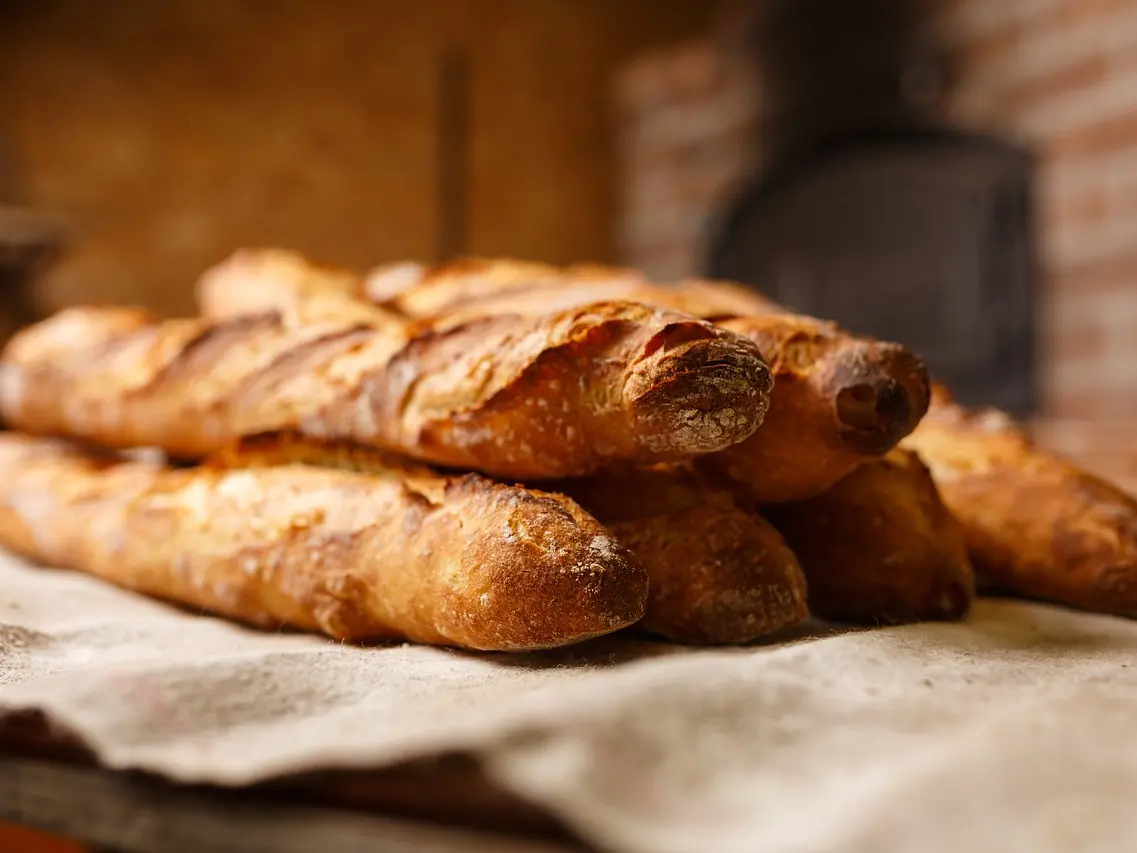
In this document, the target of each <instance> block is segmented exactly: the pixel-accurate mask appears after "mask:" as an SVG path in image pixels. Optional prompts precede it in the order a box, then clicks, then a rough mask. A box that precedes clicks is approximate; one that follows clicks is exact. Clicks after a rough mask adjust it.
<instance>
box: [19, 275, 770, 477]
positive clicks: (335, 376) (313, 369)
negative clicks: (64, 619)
mask: <svg viewBox="0 0 1137 853" xmlns="http://www.w3.org/2000/svg"><path fill="white" fill-rule="evenodd" d="M282 300H283V302H285V303H287V304H285V305H281V306H279V310H277V311H276V312H274V313H269V314H256V315H250V316H241V317H236V318H234V319H230V320H224V321H216V322H213V321H208V320H171V321H165V322H157V321H154V322H145V323H141V324H139V323H137V322H136V323H134V324H133V325H132V326H131V327H130V328H127V329H125V330H122V329H119V330H117V331H116V332H114V333H111V332H106V333H103V332H100V333H99V334H98V335H93V336H88V337H94V338H95V343H94V344H92V345H76V346H75V347H73V348H72V349H70V350H68V351H66V352H61V351H60V349H59V348H58V347H54V345H52V346H49V345H48V344H45V341H46V342H55V341H58V340H59V339H60V338H61V334H60V332H59V329H60V327H66V328H72V329H73V328H76V327H78V328H80V329H83V328H87V327H89V328H92V329H99V330H104V329H106V328H108V327H113V325H114V323H116V322H119V314H120V310H119V309H98V308H74V309H69V310H67V311H64V312H61V314H58V315H56V316H55V317H53V318H51V319H49V320H46V321H44V322H43V323H40V324H37V325H35V326H32V327H29V328H27V329H25V330H23V331H22V332H21V333H19V334H18V335H17V336H16V338H14V339H13V340H12V342H11V343H10V344H9V346H8V347H7V348H6V350H5V352H4V356H3V361H2V364H0V415H2V416H3V417H4V419H5V420H6V421H7V422H8V423H10V424H12V425H14V426H16V427H17V428H19V429H22V430H25V431H27V432H32V433H37V434H56V435H68V436H75V437H79V438H84V439H90V440H94V441H97V442H99V443H102V444H106V445H108V446H111V447H120V448H121V447H131V446H138V445H152V446H157V447H162V448H163V449H165V450H167V451H168V452H169V453H171V454H172V455H174V456H177V457H185V458H197V457H200V456H203V455H206V454H208V453H210V452H212V451H214V450H217V449H218V448H220V447H222V446H224V445H225V444H226V443H228V442H229V441H231V440H233V439H235V438H237V437H239V436H241V435H250V434H255V433H260V432H266V431H278V430H297V431H300V432H303V433H305V434H308V435H311V436H316V437H326V438H344V439H351V440H354V441H357V442H360V443H365V444H370V445H373V446H377V447H381V448H386V449H391V450H396V451H399V452H402V453H405V454H407V455H410V456H414V457H417V458H420V459H424V460H427V461H430V462H433V463H436V464H441V465H447V466H454V467H461V468H470V469H476V470H482V471H486V472H489V473H493V474H498V475H502V476H508V477H518V478H544V477H558V476H567V475H579V474H587V473H591V472H593V471H595V470H597V469H599V468H601V467H604V466H606V465H608V464H610V463H612V462H618V461H632V460H634V461H637V462H660V461H671V460H678V459H684V458H686V457H688V456H690V455H692V454H700V453H710V452H713V451H716V450H721V449H722V448H724V447H728V446H730V445H731V444H733V443H735V442H737V441H741V440H742V439H744V438H746V437H748V436H749V435H750V434H751V433H752V432H753V431H754V430H755V429H756V428H757V427H758V425H759V424H760V423H761V421H762V417H763V416H764V414H765V411H766V408H767V406H768V404H769V390H770V387H771V384H772V380H771V377H770V372H769V370H768V368H767V367H766V365H765V363H764V362H763V361H762V359H761V355H760V354H759V352H758V348H757V347H756V346H755V345H754V344H753V343H752V342H750V341H749V340H747V339H745V338H743V337H741V336H739V335H735V334H733V333H731V332H728V331H725V330H722V329H719V328H716V327H715V326H712V325H711V324H708V323H704V322H701V321H698V320H694V319H692V318H690V317H686V316H684V315H679V314H673V313H669V312H665V311H659V310H656V309H652V308H648V307H645V306H641V305H637V304H632V303H618V302H610V303H599V304H594V305H589V306H583V307H580V308H576V309H572V310H568V311H564V312H560V313H558V314H553V315H549V316H540V317H538V316H533V317H514V316H492V317H483V318H481V319H478V320H475V321H472V322H469V323H463V324H459V325H456V326H453V327H451V328H446V329H431V330H426V331H423V332H422V333H420V334H416V335H414V336H413V337H411V338H410V339H409V340H408V337H407V330H406V327H405V326H404V325H403V324H401V323H399V324H395V323H393V322H391V317H390V315H389V314H387V313H386V312H381V311H376V310H375V309H372V308H371V307H370V306H367V305H365V304H362V303H360V302H359V301H358V300H356V299H354V298H352V297H350V296H347V295H343V294H337V293H334V292H332V291H327V292H326V293H325V296H324V297H321V300H320V301H319V304H318V306H317V307H312V306H313V305H314V303H313V302H312V301H310V300H309V299H308V298H307V297H305V296H303V295H302V294H301V295H297V294H295V293H294V292H292V291H286V293H285V296H284V297H282ZM337 306H338V307H337ZM313 314H314V315H317V316H313ZM373 318H374V322H373ZM112 319H113V322H112ZM81 337H82V336H81ZM80 343H81V344H82V343H84V341H82V340H81V341H80ZM45 352H47V353H49V355H48V356H46V357H45V355H44V354H45Z"/></svg>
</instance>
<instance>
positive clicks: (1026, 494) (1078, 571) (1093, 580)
mask: <svg viewBox="0 0 1137 853" xmlns="http://www.w3.org/2000/svg"><path fill="white" fill-rule="evenodd" d="M905 446H907V447H911V448H912V449H914V450H916V451H917V452H918V453H919V454H920V455H921V457H923V458H924V459H925V460H927V462H928V465H929V466H930V467H931V469H932V475H933V476H934V477H935V479H936V484H937V486H938V487H939V491H940V493H941V494H942V495H943V498H944V501H945V502H946V503H947V505H948V507H949V508H950V509H951V511H952V513H953V514H954V515H955V516H956V518H958V519H959V521H960V523H961V524H962V525H963V530H964V534H965V536H966V539H967V547H968V550H969V552H970V554H971V560H972V562H973V563H974V564H975V570H976V573H977V574H978V576H979V580H980V583H981V585H982V586H984V587H985V588H987V589H989V590H991V591H995V592H1002V593H1007V594H1013V595H1017V596H1022V597H1024V598H1031V599H1039V600H1044V601H1052V602H1056V603H1059V604H1067V605H1071V606H1074V607H1080V608H1083V609H1086V610H1094V611H1098V612H1101V613H1113V614H1119V615H1124V616H1137V500H1134V499H1133V498H1132V497H1131V496H1130V495H1128V494H1126V493H1125V492H1123V491H1122V490H1121V489H1119V488H1117V487H1116V486H1113V485H1112V484H1110V483H1107V482H1105V481H1104V480H1101V479H1099V478H1097V477H1094V476H1093V475H1091V474H1089V473H1087V472H1085V471H1082V470H1081V469H1079V468H1078V467H1077V466H1076V465H1073V464H1071V463H1070V462H1068V461H1066V460H1064V459H1062V458H1060V457H1058V456H1055V455H1053V454H1050V453H1047V452H1045V451H1043V450H1041V449H1039V448H1037V447H1035V446H1034V444H1033V442H1032V441H1031V440H1030V439H1029V438H1028V437H1027V435H1026V434H1025V433H1024V432H1023V430H1022V429H1021V428H1020V427H1019V426H1018V425H1017V424H1016V423H1015V422H1014V421H1013V420H1012V419H1011V418H1010V417H1009V416H1008V415H1006V414H1004V413H1002V412H998V411H995V410H990V409H988V410H968V409H965V408H963V407H960V406H957V405H955V404H954V403H952V402H951V401H950V399H949V398H948V396H947V394H946V393H945V392H943V391H942V389H941V391H940V393H939V394H937V402H936V403H935V405H933V407H932V411H931V413H930V414H929V415H928V417H927V418H925V420H924V422H923V423H921V424H920V426H919V427H918V428H917V429H916V431H915V432H914V433H913V434H912V435H911V436H909V437H908V439H906V440H905Z"/></svg>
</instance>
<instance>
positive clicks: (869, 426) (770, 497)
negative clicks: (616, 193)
mask: <svg viewBox="0 0 1137 853" xmlns="http://www.w3.org/2000/svg"><path fill="white" fill-rule="evenodd" d="M388 290H390V291H394V288H389V289H388ZM603 298H619V299H626V300H630V301H636V302H640V303H643V304H649V305H655V306H659V307H663V308H667V309H669V310H675V311H681V312H683V313H687V314H691V315H693V316H698V317H701V318H704V319H706V320H710V321H714V322H716V323H718V324H719V325H720V326H721V327H722V328H726V329H729V330H730V331H733V332H736V333H738V334H740V335H743V336H745V337H747V338H749V339H750V340H752V341H753V342H754V343H755V344H757V345H758V348H759V350H760V351H761V352H762V354H763V356H764V357H765V359H766V361H767V362H768V363H769V364H770V367H771V369H772V371H773V373H774V380H775V382H774V389H773V391H772V392H771V399H770V409H769V411H768V412H767V414H766V416H765V419H764V421H763V425H762V428H761V429H760V430H758V431H757V432H755V433H754V435H752V436H751V437H750V438H749V439H748V440H746V441H744V442H741V443H739V444H737V445H735V446H732V447H730V448H729V449H727V450H726V451H725V452H723V453H721V454H716V455H714V456H711V457H707V459H706V462H707V463H708V464H709V465H711V466H712V467H713V468H714V469H715V470H716V471H717V472H719V473H725V474H727V475H729V476H730V477H731V478H732V479H734V480H735V481H736V482H738V483H739V484H740V485H741V486H742V487H743V488H744V489H745V490H746V492H747V493H748V495H749V497H751V498H752V499H753V500H755V501H757V502H758V503H760V504H777V503H784V502H789V501H799V500H803V499H805V498H808V497H811V496H813V495H816V494H820V493H821V492H823V491H825V490H826V489H827V488H829V487H830V486H832V485H833V484H835V483H836V482H837V481H838V480H840V479H841V478H842V477H844V476H845V475H846V474H848V473H849V472H850V471H852V470H853V469H854V468H856V466H857V465H859V464H860V463H862V462H864V461H866V460H868V459H873V458H876V457H878V456H880V455H881V454H883V453H885V452H887V451H888V450H889V449H891V448H892V447H895V446H896V444H897V443H898V442H899V441H900V440H901V439H902V438H903V437H904V436H906V435H908V434H909V433H911V432H912V430H913V429H914V428H915V426H916V424H917V423H918V422H919V421H920V419H921V418H922V417H923V416H924V413H925V412H926V411H927V408H928V397H929V388H928V376H927V369H926V367H925V366H924V363H923V362H922V360H921V359H919V358H918V357H917V356H916V355H914V354H913V353H912V352H910V351H909V350H907V349H906V348H904V347H902V346H900V345H899V344H893V343H885V342H880V341H874V340H870V339H865V338H857V337H854V336H852V335H849V334H847V333H846V332H844V331H842V330H841V329H839V328H838V327H837V326H836V325H835V324H833V323H828V322H823V321H820V320H816V319H813V318H811V317H804V316H800V315H795V314H792V313H790V312H788V311H785V310H784V309H782V308H780V307H778V306H777V305H776V304H775V303H773V302H771V301H770V300H768V299H766V298H765V297H763V296H761V295H760V294H758V293H756V292H755V291H753V290H751V289H750V288H746V287H743V286H741V285H737V284H731V283H728V282H721V281H709V280H703V279H693V280H688V281H684V282H679V283H676V284H672V285H658V284H652V283H650V282H648V281H646V280H645V279H644V278H643V277H642V276H639V275H638V274H636V273H633V272H630V271H628V270H623V269H618V268H606V267H568V268H565V269H557V268H555V267H550V266H545V265H541V264H528V263H520V262H514V261H505V260H480V259H468V260H465V261H460V262H456V263H453V264H450V265H446V266H442V267H437V268H433V269H428V268H425V267H419V268H417V272H416V273H415V274H413V275H405V276H404V277H403V279H402V280H401V289H400V290H398V292H397V293H395V295H393V296H391V295H389V296H388V302H387V304H388V305H389V306H390V307H391V308H392V309H393V310H397V311H400V312H403V313H406V314H408V315H410V316H414V317H426V316H430V314H431V313H434V314H436V315H441V316H438V317H436V319H435V321H434V322H435V323H436V324H447V323H457V322H469V321H470V320H471V319H472V318H474V317H477V316H486V315H494V314H496V313H500V312H505V311H509V312H515V313H524V314H540V313H542V312H546V311H549V310H564V309H567V308H570V307H572V306H575V305H581V304H587V303H589V302H592V301H595V300H597V299H603Z"/></svg>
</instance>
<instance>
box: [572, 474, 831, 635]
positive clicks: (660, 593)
mask: <svg viewBox="0 0 1137 853" xmlns="http://www.w3.org/2000/svg"><path fill="white" fill-rule="evenodd" d="M557 488H558V489H561V490H562V491H564V492H565V493H566V494H567V495H568V496H569V497H571V498H573V499H574V500H576V501H577V502H579V503H580V504H581V505H582V506H584V507H587V508H588V511H589V512H591V513H592V514H593V515H595V516H596V517H597V518H599V519H600V520H601V521H603V522H604V524H605V525H606V526H607V527H608V529H609V530H611V531H612V532H613V534H615V536H616V538H617V539H619V540H620V541H621V542H622V543H624V544H625V545H626V546H627V547H628V549H629V550H630V551H631V552H632V553H633V554H635V555H636V558H637V559H638V560H639V561H640V563H642V564H643V566H644V567H645V568H646V569H647V572H648V575H649V577H650V578H651V588H650V592H649V594H648V603H647V613H646V614H645V616H644V619H643V621H642V622H640V626H641V627H642V628H644V629H645V630H647V631H650V632H652V633H654V634H658V635H660V636H663V637H667V638H668V639H671V640H676V641H678V642H683V643H746V642H751V641H753V640H755V639H757V638H759V637H763V636H766V635H768V634H771V633H773V632H775V631H777V630H779V629H781V628H785V627H788V626H790V625H795V624H797V623H799V622H801V621H802V620H804V619H806V618H807V617H808V616H809V610H808V608H807V606H806V579H805V576H804V575H803V574H802V569H801V566H800V565H799V564H798V560H797V558H796V557H795V556H794V553H793V552H792V551H791V550H790V548H789V547H788V546H787V545H786V543H785V541H784V540H783V539H782V537H781V535H780V534H779V533H778V531H777V530H775V529H774V527H773V526H772V525H771V524H770V523H769V522H767V521H766V520H765V519H764V518H762V517H761V516H759V515H758V514H757V513H756V512H753V511H752V510H749V509H748V508H745V507H744V506H742V505H740V504H739V503H738V502H737V501H736V500H735V498H734V496H733V494H732V492H731V491H730V490H729V489H727V488H724V487H722V486H719V485H716V484H714V483H712V482H711V481H710V480H709V479H708V478H707V477H705V476H701V475H699V474H698V473H697V472H694V471H690V470H686V469H682V468H669V469H658V468H656V469H639V470H635V471H621V472H619V473H612V474H610V475H603V476H597V477H589V478H586V479H580V480H564V481H561V482H560V483H558V484H557Z"/></svg>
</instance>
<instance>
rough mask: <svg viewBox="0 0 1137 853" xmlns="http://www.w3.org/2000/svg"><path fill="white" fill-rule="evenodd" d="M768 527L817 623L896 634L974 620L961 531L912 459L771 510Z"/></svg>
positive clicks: (871, 465) (866, 470) (901, 454)
mask: <svg viewBox="0 0 1137 853" xmlns="http://www.w3.org/2000/svg"><path fill="white" fill-rule="evenodd" d="M768 518H769V519H770V521H771V522H773V524H774V526H775V527H777V529H778V530H779V531H781V533H782V535H783V536H785V538H786V541H787V542H788V543H789V544H790V547H791V548H793V549H794V551H795V553H796V554H797V555H798V559H799V560H801V564H802V568H803V569H804V570H805V574H806V578H807V579H808V581H809V607H810V610H811V612H813V614H814V615H816V616H820V617H821V618H823V619H829V620H833V621H837V622H851V623H860V624H869V625H875V624H886V625H892V624H901V623H905V622H917V621H925V620H955V619H962V618H964V617H965V616H966V615H967V613H968V611H969V610H970V607H971V602H972V599H973V598H974V593H975V578H974V572H973V570H972V567H971V563H970V561H969V560H968V556H967V549H966V544H965V542H964V537H963V531H962V529H961V527H960V525H959V523H958V522H957V521H956V519H955V518H954V517H953V516H952V515H951V513H949V512H948V510H947V508H946V507H945V506H944V504H943V502H942V501H941V500H940V496H939V494H938V493H937V491H936V487H935V484H934V483H933V482H932V477H931V474H930V473H929V471H928V468H927V466H925V465H924V464H923V462H921V461H920V459H919V457H918V456H917V455H916V454H915V453H912V452H909V451H906V450H902V449H900V448H897V449H894V450H892V451H890V452H889V453H888V454H886V455H885V456H883V457H881V458H880V459H874V460H871V461H869V462H866V463H864V464H863V465H861V466H860V467H858V468H857V469H856V470H855V471H853V472H852V473H851V474H849V475H848V476H846V477H844V478H843V479H842V480H841V481H840V482H838V483H837V484H836V485H835V486H833V487H832V488H831V489H829V490H828V491H826V492H824V493H823V494H820V495H817V496H816V497H813V498H810V499H809V500H805V501H801V502H800V503H793V504H784V505H782V506H778V507H771V508H770V509H769V510H768Z"/></svg>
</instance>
